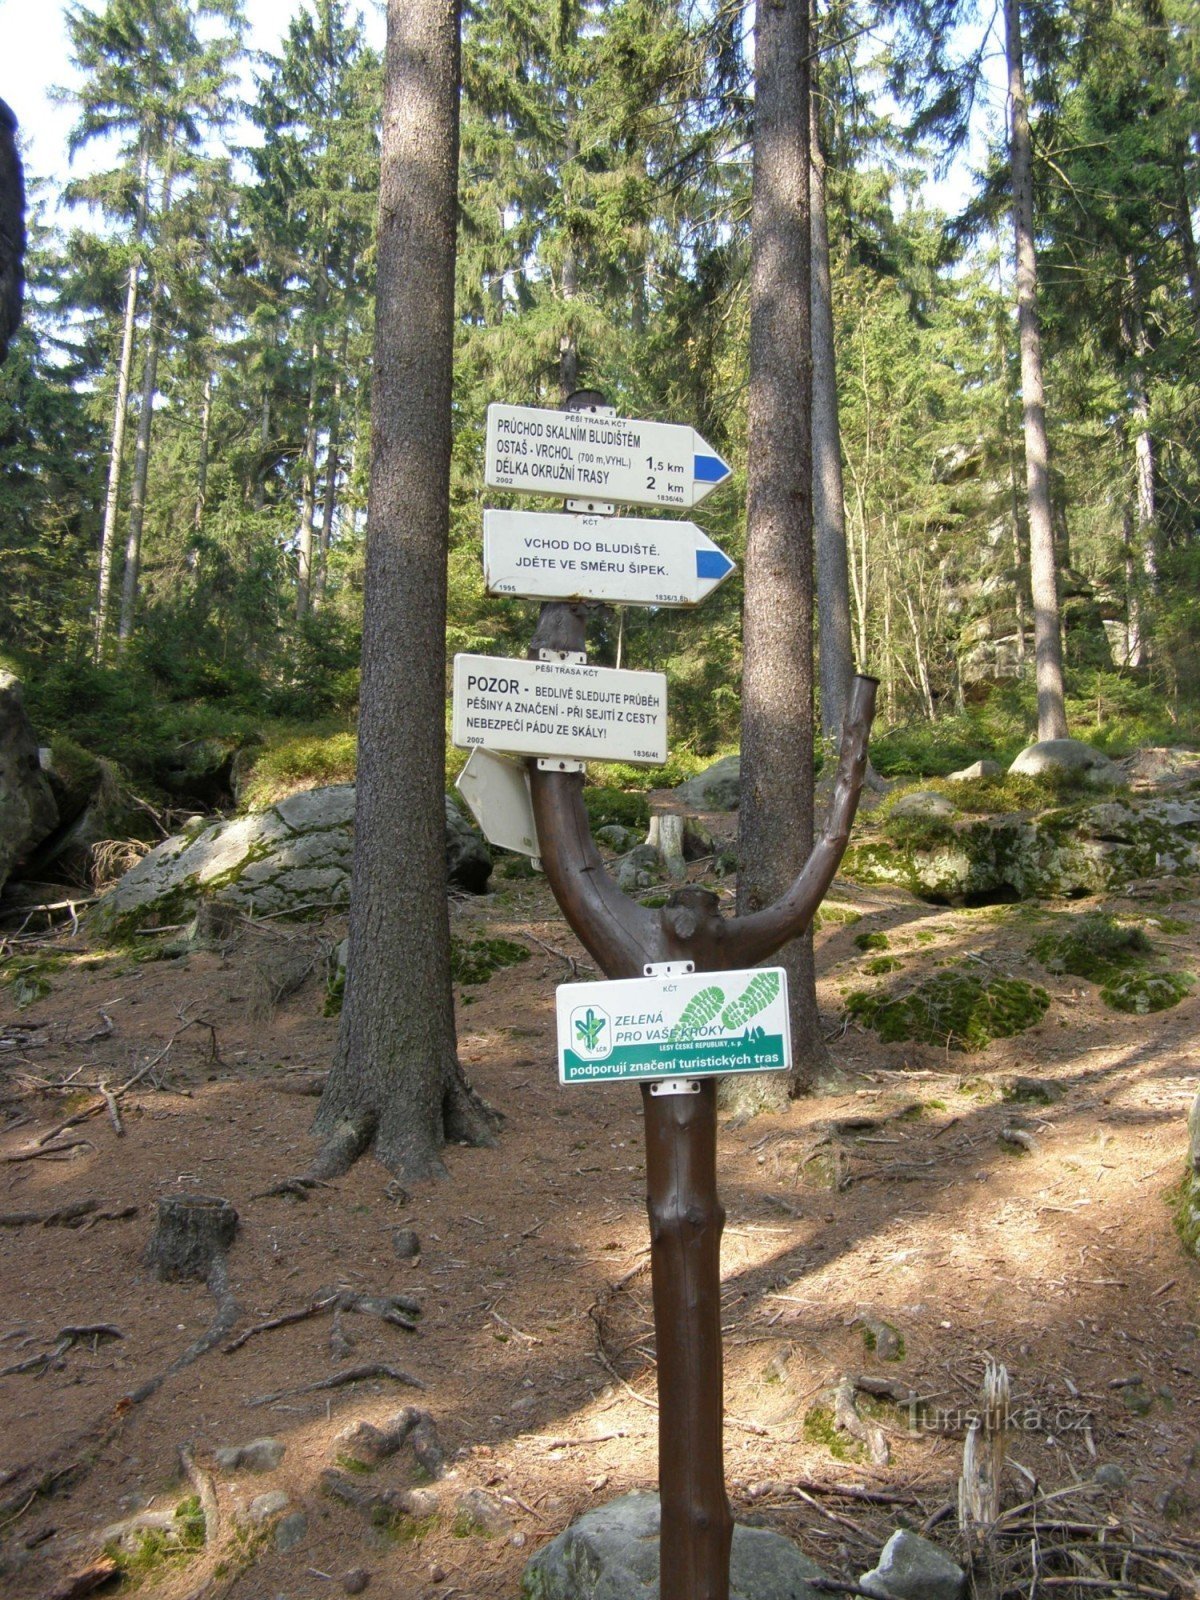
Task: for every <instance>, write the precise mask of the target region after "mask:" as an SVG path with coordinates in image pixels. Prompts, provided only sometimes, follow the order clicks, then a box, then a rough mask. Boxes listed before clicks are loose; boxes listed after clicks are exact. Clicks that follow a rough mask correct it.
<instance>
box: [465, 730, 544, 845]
mask: <svg viewBox="0 0 1200 1600" xmlns="http://www.w3.org/2000/svg"><path fill="white" fill-rule="evenodd" d="M454 786H455V788H456V789H457V790H458V792H459V794H461V795H462V797H463V799H464V800H465V801H466V802H467V807H468V809H469V810H470V813H471V815H472V816H473V817H474V818H475V821H476V822H477V823H478V824H479V826H480V828H481V829H482V831H483V837H484V838H485V839H486V840H487V841H488V843H489V844H498V845H499V846H500V848H501V849H502V850H515V851H516V852H517V854H518V855H524V856H533V857H534V858H535V859H536V858H537V855H538V841H537V828H536V827H535V825H534V821H533V801H532V800H531V799H530V797H529V774H528V772H526V770H525V767H524V765H523V764H522V763H521V762H520V761H511V760H510V759H509V758H508V757H507V756H498V755H496V754H495V753H494V752H493V751H491V750H472V751H471V754H470V755H469V756H468V757H467V764H466V766H465V767H464V768H463V769H462V771H461V772H460V773H459V775H458V777H457V779H456V780H455V785H454Z"/></svg>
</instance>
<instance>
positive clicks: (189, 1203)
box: [145, 1194, 238, 1283]
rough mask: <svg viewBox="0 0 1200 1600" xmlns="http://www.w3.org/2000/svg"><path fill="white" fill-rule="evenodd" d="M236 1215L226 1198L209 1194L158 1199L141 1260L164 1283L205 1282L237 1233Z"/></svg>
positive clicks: (171, 1196) (221, 1259)
mask: <svg viewBox="0 0 1200 1600" xmlns="http://www.w3.org/2000/svg"><path fill="white" fill-rule="evenodd" d="M237 1225H238V1214H237V1212H236V1211H235V1210H234V1209H233V1207H232V1206H231V1205H230V1203H229V1201H228V1200H221V1199H219V1198H216V1197H214V1196H209V1195H199V1194H196V1195H178V1196H177V1195H170V1196H168V1197H167V1198H166V1199H164V1200H160V1201H159V1202H158V1221H157V1223H156V1224H155V1228H154V1234H153V1236H152V1238H151V1240H150V1243H149V1245H148V1246H147V1248H146V1255H145V1262H146V1265H147V1266H148V1267H153V1268H154V1272H155V1276H156V1277H158V1278H160V1279H161V1280H162V1281H163V1282H164V1283H181V1282H186V1281H187V1280H188V1279H192V1278H198V1279H199V1280H200V1281H201V1282H205V1281H206V1280H207V1279H208V1277H209V1275H210V1273H211V1272H212V1269H213V1266H214V1264H215V1263H216V1262H217V1261H218V1260H220V1261H222V1262H223V1260H224V1256H225V1252H226V1250H228V1249H229V1246H230V1245H231V1244H232V1243H233V1236H234V1234H235V1233H236V1232H237Z"/></svg>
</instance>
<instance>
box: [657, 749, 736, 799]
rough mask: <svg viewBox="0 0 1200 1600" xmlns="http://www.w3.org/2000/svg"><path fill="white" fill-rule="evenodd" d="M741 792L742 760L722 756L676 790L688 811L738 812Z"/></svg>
mask: <svg viewBox="0 0 1200 1600" xmlns="http://www.w3.org/2000/svg"><path fill="white" fill-rule="evenodd" d="M741 793H742V758H741V756H740V755H733V756H722V758H721V760H720V761H714V762H713V764H712V766H711V767H705V769H704V771H703V772H698V773H697V774H696V776H695V777H694V778H689V779H688V780H687V782H686V783H681V784H680V785H679V787H678V788H677V789H675V790H674V798H675V799H676V800H678V801H679V802H680V803H681V808H682V809H683V810H685V811H736V810H737V807H738V801H739V800H740V798H741Z"/></svg>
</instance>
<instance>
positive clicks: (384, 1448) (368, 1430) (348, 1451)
mask: <svg viewBox="0 0 1200 1600" xmlns="http://www.w3.org/2000/svg"><path fill="white" fill-rule="evenodd" d="M399 1448H400V1441H399V1439H397V1438H393V1437H391V1436H390V1435H389V1434H388V1433H387V1432H386V1431H385V1430H384V1429H383V1428H377V1427H376V1426H375V1424H374V1423H373V1422H365V1421H363V1420H361V1419H360V1420H359V1421H358V1422H350V1423H347V1424H346V1426H345V1427H344V1428H341V1429H339V1430H338V1432H337V1433H335V1434H334V1436H333V1455H334V1459H335V1460H337V1461H343V1460H344V1461H353V1462H355V1463H356V1464H357V1465H359V1466H363V1467H377V1466H378V1465H379V1463H380V1462H381V1461H386V1460H387V1458H388V1457H389V1456H394V1455H395V1454H396V1451H397V1450H398V1449H399Z"/></svg>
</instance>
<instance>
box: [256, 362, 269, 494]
mask: <svg viewBox="0 0 1200 1600" xmlns="http://www.w3.org/2000/svg"><path fill="white" fill-rule="evenodd" d="M270 442H271V395H270V392H269V391H268V390H267V389H264V390H263V395H262V406H261V408H260V410H259V416H258V449H259V455H260V457H261V465H260V467H259V470H258V472H257V474H256V476H255V480H254V509H255V511H261V510H262V509H263V507H264V506H265V505H266V503H267V469H266V460H267V446H268V445H269V444H270Z"/></svg>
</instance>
